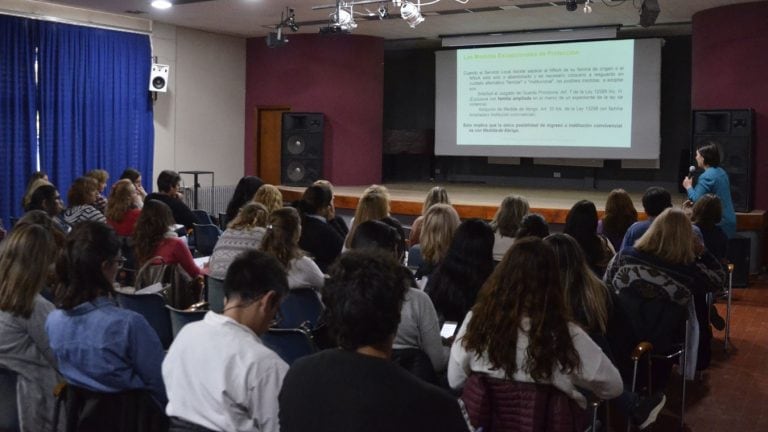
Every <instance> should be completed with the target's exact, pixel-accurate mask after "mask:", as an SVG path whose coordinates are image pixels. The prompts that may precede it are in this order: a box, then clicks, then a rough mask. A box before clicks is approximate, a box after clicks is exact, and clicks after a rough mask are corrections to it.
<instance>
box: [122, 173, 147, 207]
mask: <svg viewBox="0 0 768 432" xmlns="http://www.w3.org/2000/svg"><path fill="white" fill-rule="evenodd" d="M123 179H127V180H130V181H131V183H133V187H135V188H136V193H138V194H139V198H141V199H140V200H139V201H138V205H139V208H141V207H142V206H143V205H144V200H145V199H146V198H147V192H146V191H145V190H144V186H142V184H141V173H140V172H139V171H138V170H137V169H135V168H126V169H125V170H124V171H123V173H122V174H121V175H120V180H123Z"/></svg>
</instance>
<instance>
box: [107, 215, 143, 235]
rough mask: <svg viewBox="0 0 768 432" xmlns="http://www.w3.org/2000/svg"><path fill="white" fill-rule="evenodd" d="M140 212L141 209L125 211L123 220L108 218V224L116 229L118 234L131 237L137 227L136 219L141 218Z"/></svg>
mask: <svg viewBox="0 0 768 432" xmlns="http://www.w3.org/2000/svg"><path fill="white" fill-rule="evenodd" d="M140 214H141V209H137V208H134V209H130V210H128V211H127V212H125V215H124V216H123V220H121V221H120V222H118V221H115V220H112V219H107V224H109V226H111V227H112V228H114V229H115V232H116V233H117V235H119V236H122V237H131V236H132V235H133V230H134V229H135V228H136V220H137V219H139V215H140Z"/></svg>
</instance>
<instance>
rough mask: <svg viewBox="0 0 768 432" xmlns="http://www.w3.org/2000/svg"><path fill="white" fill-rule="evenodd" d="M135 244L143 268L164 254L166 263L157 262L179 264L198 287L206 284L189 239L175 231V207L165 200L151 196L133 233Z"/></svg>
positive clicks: (163, 257)
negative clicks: (171, 206) (190, 249)
mask: <svg viewBox="0 0 768 432" xmlns="http://www.w3.org/2000/svg"><path fill="white" fill-rule="evenodd" d="M150 196H152V195H150ZM133 246H134V249H135V251H136V260H137V264H138V267H139V268H140V267H141V266H143V265H144V264H145V263H146V262H147V261H149V260H151V259H153V258H155V257H160V258H162V262H158V263H157V264H178V265H180V266H181V268H182V269H183V270H184V271H185V272H186V273H187V275H188V276H189V277H190V278H192V279H196V280H197V284H198V286H200V287H201V286H202V285H203V275H202V273H201V270H200V267H198V266H197V264H195V260H194V258H192V253H191V252H190V251H189V247H187V244H186V242H185V241H184V240H182V239H180V238H179V237H178V236H177V235H176V233H175V232H174V231H173V215H172V214H171V209H170V208H169V207H168V206H167V205H166V204H165V203H163V202H162V201H158V200H153V199H149V200H147V201H146V202H145V203H144V208H142V209H141V214H140V215H139V219H138V220H137V221H136V230H135V231H134V232H133Z"/></svg>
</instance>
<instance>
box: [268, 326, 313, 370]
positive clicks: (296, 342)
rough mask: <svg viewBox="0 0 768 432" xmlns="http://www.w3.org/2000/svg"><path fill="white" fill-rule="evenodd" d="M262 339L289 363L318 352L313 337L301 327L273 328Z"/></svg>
mask: <svg viewBox="0 0 768 432" xmlns="http://www.w3.org/2000/svg"><path fill="white" fill-rule="evenodd" d="M261 340H262V341H263V342H264V345H266V346H267V347H269V348H270V349H271V350H272V351H274V352H275V353H277V355H279V356H280V358H282V359H283V360H285V362H286V363H288V364H289V365H290V364H293V362H294V361H296V360H297V359H299V358H301V357H304V356H307V355H310V354H312V353H315V352H317V346H316V345H315V343H314V342H313V341H312V337H310V335H309V333H308V332H306V331H304V330H301V329H278V328H271V329H269V331H267V333H265V334H264V335H263V336H262V337H261Z"/></svg>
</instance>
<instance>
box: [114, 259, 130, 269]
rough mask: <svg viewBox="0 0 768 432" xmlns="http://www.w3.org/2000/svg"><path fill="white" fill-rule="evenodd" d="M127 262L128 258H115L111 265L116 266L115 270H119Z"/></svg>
mask: <svg viewBox="0 0 768 432" xmlns="http://www.w3.org/2000/svg"><path fill="white" fill-rule="evenodd" d="M126 261H128V258H126V257H123V256H121V257H117V258H115V259H113V260H112V262H113V263H115V264H117V268H119V269H121V268H123V267H124V266H125V262H126Z"/></svg>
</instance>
